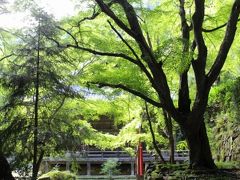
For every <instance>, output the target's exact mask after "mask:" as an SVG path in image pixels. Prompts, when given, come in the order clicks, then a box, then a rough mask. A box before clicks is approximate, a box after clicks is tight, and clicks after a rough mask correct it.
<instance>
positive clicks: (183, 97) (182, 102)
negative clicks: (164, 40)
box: [178, 0, 191, 114]
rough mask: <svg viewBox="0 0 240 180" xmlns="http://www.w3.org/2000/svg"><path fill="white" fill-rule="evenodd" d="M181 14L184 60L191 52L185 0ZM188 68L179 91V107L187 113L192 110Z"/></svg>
mask: <svg viewBox="0 0 240 180" xmlns="http://www.w3.org/2000/svg"><path fill="white" fill-rule="evenodd" d="M179 2H180V7H179V14H180V18H181V29H182V44H183V50H182V53H183V55H182V61H186V57H187V56H186V55H188V54H189V38H190V28H189V25H188V24H187V19H186V13H185V8H184V5H185V0H179ZM187 72H188V69H186V70H185V71H184V72H183V73H182V74H180V83H179V91H178V108H179V111H180V112H181V113H184V114H187V113H189V112H190V103H191V101H190V97H189V86H188V74H187Z"/></svg>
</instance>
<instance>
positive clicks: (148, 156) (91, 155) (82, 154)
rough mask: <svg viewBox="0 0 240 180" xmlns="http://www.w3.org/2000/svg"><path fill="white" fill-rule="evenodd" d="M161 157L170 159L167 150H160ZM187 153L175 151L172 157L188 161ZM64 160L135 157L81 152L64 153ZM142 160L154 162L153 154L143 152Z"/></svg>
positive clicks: (112, 153)
mask: <svg viewBox="0 0 240 180" xmlns="http://www.w3.org/2000/svg"><path fill="white" fill-rule="evenodd" d="M161 152H162V155H163V158H164V159H166V160H167V159H168V158H169V157H170V152H169V151H168V150H162V151H161ZM188 156H189V151H188V150H181V151H175V154H174V157H175V159H176V160H178V159H179V160H188ZM65 157H66V158H78V159H82V160H84V159H85V160H91V159H96V160H103V161H104V160H106V159H109V158H117V159H119V160H120V161H121V159H122V160H124V159H129V160H130V159H134V158H135V156H131V155H130V154H128V153H127V152H125V151H81V152H70V151H68V152H66V154H65ZM143 158H144V159H145V160H148V161H152V160H154V154H153V153H151V152H148V151H143Z"/></svg>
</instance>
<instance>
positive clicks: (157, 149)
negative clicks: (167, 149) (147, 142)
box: [145, 101, 165, 163]
mask: <svg viewBox="0 0 240 180" xmlns="http://www.w3.org/2000/svg"><path fill="white" fill-rule="evenodd" d="M145 110H146V114H147V120H148V125H149V129H150V133H151V135H152V144H153V147H154V149H155V150H156V151H157V154H158V156H159V157H160V159H161V161H162V162H163V163H165V159H164V158H163V156H162V153H161V150H160V149H159V147H158V145H157V142H156V138H155V134H154V130H153V127H152V121H151V116H150V114H149V110H148V105H147V102H146V101H145Z"/></svg>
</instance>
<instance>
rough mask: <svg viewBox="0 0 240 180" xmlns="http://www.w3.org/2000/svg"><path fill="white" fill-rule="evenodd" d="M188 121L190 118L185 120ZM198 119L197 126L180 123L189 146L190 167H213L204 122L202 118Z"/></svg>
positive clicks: (214, 166)
mask: <svg viewBox="0 0 240 180" xmlns="http://www.w3.org/2000/svg"><path fill="white" fill-rule="evenodd" d="M190 121H192V119H188V120H187V122H190ZM199 121H201V123H200V124H199V126H196V125H195V124H194V123H183V124H182V125H181V127H182V131H183V133H184V135H185V137H186V141H187V144H188V147H189V159H190V168H191V169H202V168H207V169H215V168H216V165H215V164H214V161H213V158H212V153H211V149H210V145H209V141H208V136H207V132H206V127H205V123H204V121H203V119H202V118H200V119H199Z"/></svg>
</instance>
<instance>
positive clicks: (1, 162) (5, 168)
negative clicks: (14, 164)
mask: <svg viewBox="0 0 240 180" xmlns="http://www.w3.org/2000/svg"><path fill="white" fill-rule="evenodd" d="M0 179H1V180H2V179H3V180H14V177H13V176H12V172H11V169H10V166H9V164H8V161H7V159H6V158H5V157H4V155H3V154H1V153H0Z"/></svg>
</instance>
